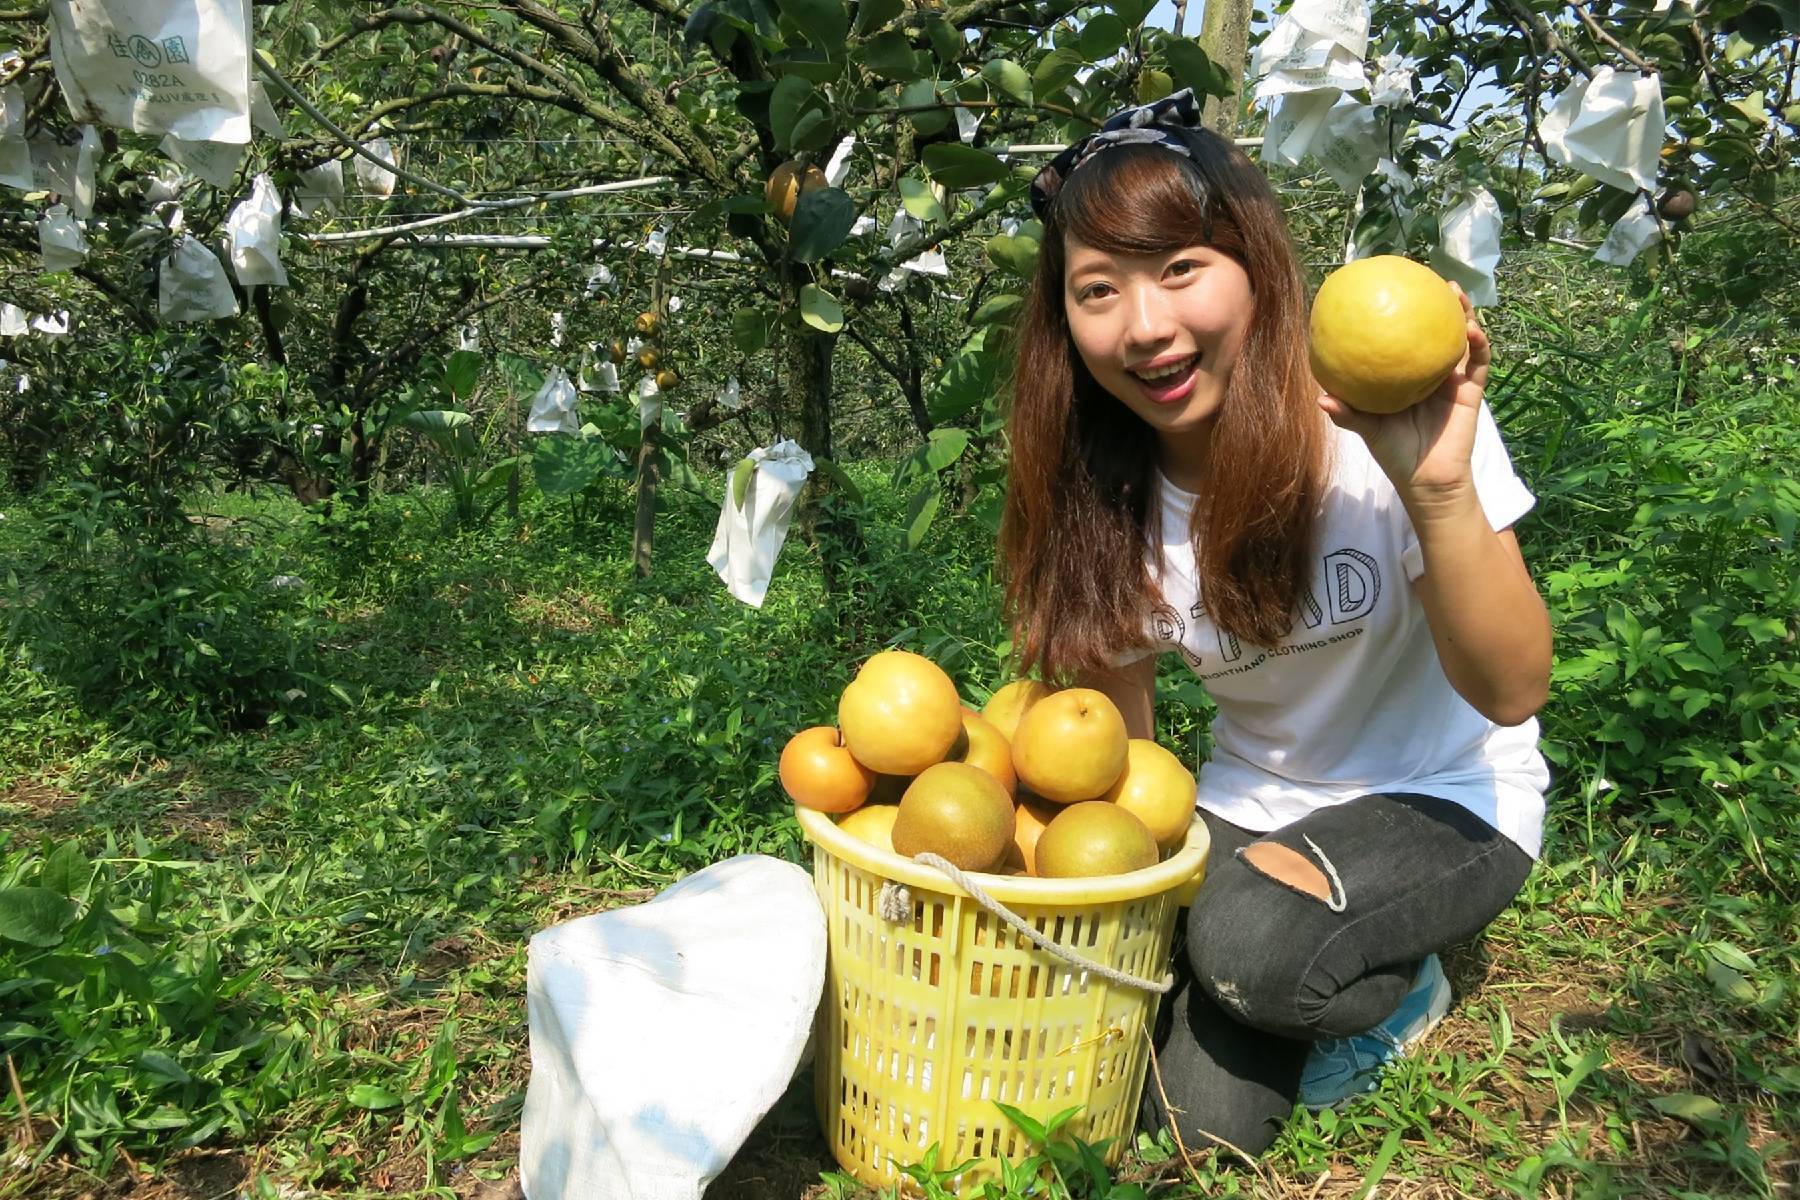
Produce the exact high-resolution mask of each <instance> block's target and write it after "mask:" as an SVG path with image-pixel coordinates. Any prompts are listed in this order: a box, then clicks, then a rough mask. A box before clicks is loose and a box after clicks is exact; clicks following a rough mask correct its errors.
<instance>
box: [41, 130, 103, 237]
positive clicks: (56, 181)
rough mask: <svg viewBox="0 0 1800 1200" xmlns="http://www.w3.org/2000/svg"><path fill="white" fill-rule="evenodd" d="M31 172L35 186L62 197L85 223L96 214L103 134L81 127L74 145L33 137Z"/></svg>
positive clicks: (54, 139)
mask: <svg viewBox="0 0 1800 1200" xmlns="http://www.w3.org/2000/svg"><path fill="white" fill-rule="evenodd" d="M30 144H31V171H32V175H33V176H34V177H35V179H36V186H37V187H39V188H42V189H43V190H45V191H49V192H55V193H56V194H57V195H59V196H61V197H62V200H63V203H64V204H67V205H68V206H69V210H70V211H71V212H73V213H74V214H75V215H76V216H78V217H80V218H81V219H82V220H84V221H85V220H87V219H88V218H89V217H91V216H93V215H94V168H95V167H97V166H98V165H99V162H100V131H99V130H97V129H95V128H94V127H93V126H92V125H83V126H82V127H81V136H80V138H79V139H78V140H76V141H73V142H64V141H61V140H60V139H57V138H48V137H43V138H33V139H32V141H31V143H30Z"/></svg>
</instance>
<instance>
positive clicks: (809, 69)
mask: <svg viewBox="0 0 1800 1200" xmlns="http://www.w3.org/2000/svg"><path fill="white" fill-rule="evenodd" d="M769 70H770V72H771V73H773V74H774V75H775V76H777V77H778V78H780V77H785V76H788V75H798V76H800V77H802V78H804V79H810V80H812V81H813V82H814V83H830V82H831V81H832V80H834V79H836V78H837V77H838V76H840V75H842V74H843V73H844V63H843V60H842V59H832V58H830V57H828V56H827V55H826V53H825V52H824V51H823V50H812V49H802V50H789V51H788V52H787V53H786V54H780V55H777V56H776V57H774V58H773V59H770V60H769Z"/></svg>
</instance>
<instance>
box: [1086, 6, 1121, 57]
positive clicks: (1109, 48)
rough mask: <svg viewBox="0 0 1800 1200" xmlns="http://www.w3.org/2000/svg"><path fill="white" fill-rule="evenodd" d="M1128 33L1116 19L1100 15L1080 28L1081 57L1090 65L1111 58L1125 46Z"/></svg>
mask: <svg viewBox="0 0 1800 1200" xmlns="http://www.w3.org/2000/svg"><path fill="white" fill-rule="evenodd" d="M1129 32H1130V31H1129V30H1128V29H1126V27H1125V22H1123V21H1121V20H1120V19H1119V18H1118V17H1116V16H1114V15H1113V14H1111V13H1101V14H1100V15H1098V16H1096V17H1094V18H1092V19H1091V20H1089V21H1088V23H1087V24H1086V25H1083V26H1082V27H1081V43H1080V44H1081V56H1082V57H1083V58H1085V59H1086V60H1087V61H1088V62H1091V63H1097V62H1100V61H1102V60H1103V59H1108V58H1111V57H1112V56H1113V55H1114V54H1117V53H1118V52H1119V47H1120V46H1123V45H1124V44H1125V37H1126V35H1127V34H1128V33H1129Z"/></svg>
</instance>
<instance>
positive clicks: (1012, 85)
mask: <svg viewBox="0 0 1800 1200" xmlns="http://www.w3.org/2000/svg"><path fill="white" fill-rule="evenodd" d="M981 74H982V77H983V78H985V79H986V80H987V81H988V82H989V83H991V84H993V85H994V86H995V87H997V88H999V89H1000V90H1001V91H1002V92H1005V93H1006V94H1007V95H1008V96H1011V97H1012V98H1013V99H1014V100H1017V101H1018V102H1019V103H1020V104H1030V103H1031V76H1030V75H1027V74H1026V73H1025V68H1024V67H1021V66H1020V65H1019V64H1018V63H1016V62H1014V61H1012V60H1011V59H1010V58H994V59H989V60H988V61H987V62H985V63H982V64H981Z"/></svg>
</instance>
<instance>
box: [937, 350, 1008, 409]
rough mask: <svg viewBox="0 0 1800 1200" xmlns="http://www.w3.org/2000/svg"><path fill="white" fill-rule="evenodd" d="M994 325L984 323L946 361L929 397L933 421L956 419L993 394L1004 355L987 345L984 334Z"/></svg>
mask: <svg viewBox="0 0 1800 1200" xmlns="http://www.w3.org/2000/svg"><path fill="white" fill-rule="evenodd" d="M992 328H993V327H992V326H983V327H982V329H981V330H980V331H979V332H978V333H977V334H976V335H975V337H972V338H970V339H969V341H968V342H967V343H966V344H965V345H964V347H963V349H962V350H961V351H959V352H958V353H957V354H955V355H954V356H952V357H951V359H950V361H949V362H947V363H945V364H944V369H943V372H942V373H941V374H939V376H938V378H937V381H936V382H935V383H933V384H932V388H931V394H930V395H929V396H928V397H927V398H926V408H927V409H928V410H929V412H930V414H931V419H932V420H933V421H937V422H940V423H941V422H944V421H954V420H956V419H957V418H958V417H961V416H962V415H963V414H964V413H967V412H968V411H969V410H970V409H973V408H975V407H976V406H977V405H979V404H981V403H982V402H983V401H986V400H988V399H989V398H991V397H992V396H993V394H994V390H995V384H996V381H997V380H998V378H999V374H1000V367H1001V363H1002V361H1003V359H1002V356H1001V354H1000V353H999V352H998V351H996V350H990V349H987V348H986V338H985V335H986V334H987V333H988V332H989V331H990V330H991V329H992ZM978 339H979V340H978Z"/></svg>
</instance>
